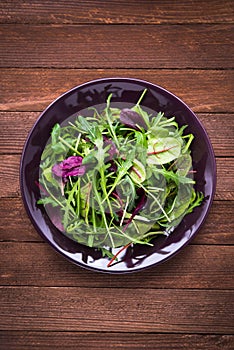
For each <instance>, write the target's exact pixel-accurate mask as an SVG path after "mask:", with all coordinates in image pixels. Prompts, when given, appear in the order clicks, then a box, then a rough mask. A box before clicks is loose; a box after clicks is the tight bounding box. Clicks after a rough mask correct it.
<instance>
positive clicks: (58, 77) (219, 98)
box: [0, 69, 234, 113]
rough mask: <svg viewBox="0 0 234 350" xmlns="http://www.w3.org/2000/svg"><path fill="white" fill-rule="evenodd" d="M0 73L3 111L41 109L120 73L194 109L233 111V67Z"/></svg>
mask: <svg viewBox="0 0 234 350" xmlns="http://www.w3.org/2000/svg"><path fill="white" fill-rule="evenodd" d="M0 75H1V77H2V81H1V96H0V110H2V111H41V110H43V109H44V108H45V107H47V106H48V105H49V104H50V103H51V102H52V101H53V100H54V99H55V98H57V97H58V96H59V95H60V94H62V93H64V92H66V91H67V90H69V89H71V88H73V87H74V86H77V85H80V84H81V83H85V82H87V81H90V80H93V79H98V78H107V77H116V76H119V77H129V78H138V79H143V80H147V81H150V82H152V83H153V84H157V85H160V86H162V87H164V88H165V89H168V90H169V91H171V92H172V93H174V94H175V95H177V96H178V97H180V98H181V99H182V100H183V101H184V102H185V103H187V104H188V105H189V107H190V108H192V109H193V110H194V112H216V113H218V112H224V113H228V112H234V101H233V81H234V70H233V71H225V70H206V71H203V70H193V69H186V70H170V69H169V70H167V69H166V70H160V69H156V70H147V69H142V70H141V69H140V70H133V69H109V70H107V69H94V70H91V69H0Z"/></svg>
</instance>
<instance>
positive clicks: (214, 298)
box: [0, 281, 234, 334]
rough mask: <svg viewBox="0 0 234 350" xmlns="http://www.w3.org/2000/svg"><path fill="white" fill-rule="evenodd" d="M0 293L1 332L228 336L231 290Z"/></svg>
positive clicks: (40, 289)
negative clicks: (37, 331) (144, 333)
mask: <svg viewBox="0 0 234 350" xmlns="http://www.w3.org/2000/svg"><path fill="white" fill-rule="evenodd" d="M142 282H143V281H141V283H140V284H141V285H142ZM109 287H110V285H109ZM0 291H1V293H0V295H1V319H0V327H1V329H2V330H41V331H42V330H43V331H49V330H50V331H52V330H53V331H65V330H66V331H104V332H110V331H114V332H165V331H167V332H168V333H169V332H183V333H201V334H206V333H211V334H232V333H233V321H234V320H233V314H234V309H233V291H231V290H222V292H220V291H219V290H179V289H159V290H155V289H135V290H134V293H133V291H132V289H128V288H126V286H125V288H79V287H58V288H57V287H49V288H48V287H45V288H43V287H1V288H0Z"/></svg>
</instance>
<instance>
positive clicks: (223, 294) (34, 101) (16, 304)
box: [0, 0, 234, 350]
mask: <svg viewBox="0 0 234 350" xmlns="http://www.w3.org/2000/svg"><path fill="white" fill-rule="evenodd" d="M0 20H1V53H0V55H1V56H0V57H1V59H0V67H1V68H0V72H1V95H0V134H1V135H0V175H1V178H0V213H1V214H0V220H1V221H0V231H1V236H0V241H1V242H0V249H1V255H0V259H1V267H0V268H1V294H0V298H1V304H0V314H1V318H0V323H1V333H0V334H1V339H0V349H2V350H11V349H22V350H25V349H30V350H31V349H42V350H45V349H67V350H68V349H98V350H99V349H104V348H107V349H159V350H163V349H189V350H198V349H199V350H200V349H202V350H207V349H210V350H217V349H223V350H227V349H230V350H231V349H233V348H234V337H233V331H234V319H233V313H234V310H233V301H234V300H233V299H234V294H233V287H234V279H233V270H234V269H233V265H234V256H233V253H234V249H233V244H234V227H233V216H234V210H233V208H234V206H233V203H234V202H233V200H234V196H233V191H234V188H233V183H234V181H233V175H234V174H233V168H234V166H233V164H234V162H233V161H234V160H233V156H234V141H233V139H234V132H233V120H234V99H233V92H234V91H233V87H234V86H233V85H234V76H233V35H234V32H233V20H234V15H233V1H231V0H230V1H212V0H211V1H209V0H204V1H203V0H198V1H192V0H183V1H150V0H148V1H147V0H145V1H136V0H128V1H123V0H120V1H117V0H116V1H115V0H114V1H72V0H69V1H65V0H64V1H52V0H51V1H49V0H46V1H39V0H35V1H30V0H19V1H4V0H3V1H1V5H0ZM113 76H123V77H136V78H140V79H144V80H149V81H151V82H153V83H155V84H158V85H161V86H163V87H164V88H166V89H168V90H170V91H171V92H173V93H174V94H176V95H177V96H179V97H180V98H181V99H183V100H184V101H185V102H186V103H187V104H188V105H189V106H190V107H191V108H192V109H193V111H194V112H195V113H196V114H197V115H198V117H199V118H200V120H201V121H202V123H203V124H204V126H205V127H206V129H207V131H208V134H209V136H210V139H211V141H212V144H213V147H214V151H215V155H216V160H217V172H218V182H217V191H216V195H215V200H214V203H213V206H212V210H211V212H210V215H209V217H208V219H207V221H206V223H205V225H204V227H203V228H202V230H201V231H200V232H199V234H198V235H197V236H196V238H195V239H194V240H193V241H192V243H191V244H189V246H187V247H186V248H185V249H184V250H183V251H182V252H180V253H179V254H178V255H177V256H176V257H174V258H173V259H171V260H169V261H167V262H165V263H163V264H161V265H160V266H158V267H154V268H151V269H149V270H147V271H144V272H140V273H135V274H130V275H124V276H121V275H114V276H113V275H106V274H100V273H94V272H90V271H86V270H83V269H81V268H79V267H76V266H74V265H72V264H71V263H69V262H68V261H66V260H64V259H63V258H62V257H61V256H60V255H58V254H57V253H56V252H55V251H54V250H52V249H51V248H50V247H49V246H48V244H47V243H45V242H43V241H42V239H41V238H40V237H39V235H38V234H37V233H36V231H35V229H34V228H33V227H32V225H31V223H30V221H29V219H28V217H27V215H26V213H25V210H24V207H23V204H22V200H21V195H20V190H19V161H20V155H21V152H22V147H23V144H24V142H25V139H26V136H27V133H28V131H29V130H30V128H31V127H32V125H33V123H34V122H35V120H36V119H37V118H38V116H39V114H40V112H41V111H42V110H43V109H44V108H45V107H46V106H47V105H48V104H49V103H50V102H52V101H53V100H54V99H55V98H56V97H57V96H59V95H60V94H61V93H63V92H65V91H67V90H68V89H70V88H72V87H74V86H76V85H79V84H80V83H83V82H86V81H88V80H91V79H95V78H101V77H113Z"/></svg>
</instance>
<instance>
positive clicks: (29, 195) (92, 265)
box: [20, 78, 216, 273]
mask: <svg viewBox="0 0 234 350" xmlns="http://www.w3.org/2000/svg"><path fill="white" fill-rule="evenodd" d="M144 89H147V94H146V95H145V97H144V99H143V100H142V103H141V106H142V107H143V108H144V107H145V108H150V109H152V110H154V111H156V112H159V111H161V112H164V113H165V116H168V117H169V116H175V118H176V122H177V123H178V124H179V126H182V125H185V124H186V125H188V127H187V129H186V133H193V135H194V136H195V138H194V140H193V142H192V146H191V155H192V160H193V168H194V169H196V173H195V175H194V179H195V181H196V185H195V189H196V190H197V191H201V192H203V194H204V197H205V198H204V200H203V202H202V205H200V206H199V207H196V208H195V210H194V211H193V212H192V213H191V214H188V215H186V216H185V217H184V219H183V220H182V222H181V223H180V224H179V226H177V227H176V229H175V230H174V232H173V233H172V234H170V235H169V236H168V237H166V236H161V237H160V238H155V239H154V240H153V241H152V242H153V246H147V245H134V246H133V247H129V248H128V249H126V250H124V251H123V252H122V254H120V255H119V257H118V258H119V261H118V262H117V263H114V264H112V265H111V266H110V267H107V264H108V262H109V258H107V257H104V258H103V257H102V253H101V251H100V250H99V249H96V248H89V247H88V246H84V245H81V244H79V243H77V242H75V241H73V240H71V239H70V238H68V237H67V236H65V235H64V234H63V233H62V232H60V231H59V229H58V228H56V227H55V226H54V225H53V223H52V222H51V220H50V218H49V217H48V214H47V212H46V210H45V209H44V208H43V206H42V205H38V204H37V201H38V199H39V198H40V190H39V188H38V185H37V184H38V179H39V165H40V161H41V155H42V152H43V150H44V147H45V145H46V143H47V141H48V139H49V138H50V135H51V130H52V128H53V126H54V125H55V124H56V123H60V124H61V123H63V122H64V121H65V120H66V119H67V118H69V117H70V116H72V115H74V114H75V113H77V112H79V111H81V110H83V109H86V108H87V107H92V106H94V105H100V104H104V103H105V102H106V99H107V97H108V96H109V95H110V94H112V100H111V101H113V102H116V103H117V102H118V103H130V104H135V103H136V101H137V100H138V98H139V96H140V95H141V93H142V92H143V91H144ZM20 184H21V192H22V197H23V201H24V204H25V208H26V210H27V213H28V215H29V218H30V219H31V221H32V223H33V225H34V226H35V228H36V230H37V231H38V233H39V234H40V235H41V236H42V237H43V238H44V239H45V240H46V241H47V242H48V243H49V244H50V245H51V246H52V247H53V248H54V249H55V250H56V251H58V252H59V253H61V254H62V255H63V256H64V257H65V258H67V259H69V260H70V261H71V262H73V263H75V264H77V265H79V266H81V267H85V268H88V269H92V270H95V271H101V272H109V273H127V272H133V271H138V270H142V269H144V268H148V267H150V266H153V265H157V264H159V263H161V262H163V261H165V260H167V259H169V258H171V257H172V256H174V255H175V254H176V253H178V252H179V251H180V250H181V249H182V248H183V247H185V246H186V245H187V244H188V243H189V242H190V241H191V240H192V238H193V237H194V236H195V234H196V233H197V232H198V230H199V229H200V228H201V226H202V224H203V223H204V221H205V219H206V217H207V214H208V211H209V209H210V206H211V203H212V200H213V197H214V192H215V184H216V166H215V158H214V153H213V149H212V146H211V143H210V141H209V138H208V136H207V133H206V131H205V129H204V127H203V126H202V125H201V123H200V122H199V120H198V118H197V117H196V116H195V114H194V113H193V112H192V111H191V109H189V108H188V106H187V105H186V104H185V103H183V102H182V101H181V100H180V99H179V98H177V97H176V96H175V95H173V94H172V93H170V92H168V91H166V90H165V89H163V88H161V87H159V86H157V85H154V84H151V83H149V82H146V81H142V80H137V79H128V78H110V79H99V80H95V81H91V82H88V83H86V84H83V85H80V86H78V87H75V88H74V89H72V90H70V91H68V92H66V93H65V94H63V95H62V96H60V97H59V98H58V99H56V100H55V101H54V102H53V103H52V104H51V105H50V106H48V107H47V108H46V110H45V111H44V112H43V113H42V114H41V116H40V117H39V118H38V120H37V122H36V123H35V125H34V126H33V128H32V130H31V132H30V133H29V136H28V138H27V141H26V143H25V147H24V150H23V154H22V158H21V169H20ZM118 250H119V248H118V249H114V250H113V253H116V252H117V251H118Z"/></svg>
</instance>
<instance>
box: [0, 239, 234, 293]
mask: <svg viewBox="0 0 234 350" xmlns="http://www.w3.org/2000/svg"><path fill="white" fill-rule="evenodd" d="M19 252H20V253H19ZM0 253H1V261H2V263H1V266H0V276H1V285H4V286H40V287H42V286H51V287H55V286H76V287H87V288H95V287H98V288H105V286H109V285H111V288H125V287H126V286H127V287H128V288H132V289H137V288H139V286H140V285H141V283H142V281H144V283H143V285H142V287H141V288H144V289H149V288H158V289H160V288H172V289H177V288H178V289H191V288H193V289H194V288H196V289H203V288H205V289H208V288H211V289H213V288H215V289H217V290H218V289H219V290H222V289H234V280H233V276H232V273H231V271H234V259H233V254H234V246H208V245H204V246H201V245H189V246H188V247H186V248H185V249H184V250H183V251H181V252H180V253H179V254H177V255H176V256H175V257H173V259H170V260H168V261H166V262H164V263H163V264H160V265H159V266H155V267H152V268H150V269H149V270H146V271H143V272H138V273H137V274H130V275H118V276H112V275H109V274H100V273H95V272H91V271H87V270H84V269H82V268H79V267H77V266H75V265H73V264H71V263H70V262H68V261H67V260H65V259H64V258H63V257H62V256H60V255H59V254H57V253H55V252H53V251H52V249H51V248H50V247H49V246H48V245H47V244H44V243H12V242H11V243H0ZM45 267H46V268H45ZM52 276H53V277H52Z"/></svg>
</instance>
